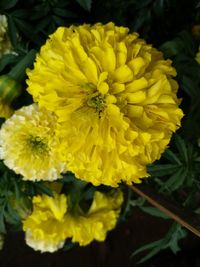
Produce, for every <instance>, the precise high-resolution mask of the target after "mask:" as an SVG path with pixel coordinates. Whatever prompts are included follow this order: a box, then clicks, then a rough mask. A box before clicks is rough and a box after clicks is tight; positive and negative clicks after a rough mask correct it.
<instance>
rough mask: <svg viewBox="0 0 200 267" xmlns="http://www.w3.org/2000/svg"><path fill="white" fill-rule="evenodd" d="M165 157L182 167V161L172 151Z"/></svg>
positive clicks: (167, 151)
mask: <svg viewBox="0 0 200 267" xmlns="http://www.w3.org/2000/svg"><path fill="white" fill-rule="evenodd" d="M163 157H164V158H166V159H168V160H169V161H171V162H175V163H176V164H177V163H178V164H179V165H181V164H182V163H181V161H180V159H179V158H178V156H177V155H176V154H175V153H174V152H173V151H172V150H170V149H167V150H166V151H165V153H164V154H163Z"/></svg>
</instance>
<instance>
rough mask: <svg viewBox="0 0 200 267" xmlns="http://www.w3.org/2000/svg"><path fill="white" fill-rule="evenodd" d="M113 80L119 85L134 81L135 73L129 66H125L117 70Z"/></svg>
mask: <svg viewBox="0 0 200 267" xmlns="http://www.w3.org/2000/svg"><path fill="white" fill-rule="evenodd" d="M113 78H114V80H115V81H117V82H119V83H126V82H130V81H131V80H132V79H133V73H132V71H131V69H130V68H129V67H128V66H127V65H124V66H121V67H119V68H118V69H116V70H115V72H114V74H113Z"/></svg>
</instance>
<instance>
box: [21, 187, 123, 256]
mask: <svg viewBox="0 0 200 267" xmlns="http://www.w3.org/2000/svg"><path fill="white" fill-rule="evenodd" d="M68 202H69V203H70V198H68V199H67V197H66V196H65V195H63V194H56V193H55V194H54V197H49V196H46V195H42V196H36V197H34V198H33V212H32V214H31V215H29V216H28V217H27V218H26V219H25V220H24V221H23V229H24V231H25V232H26V242H27V244H28V245H29V246H31V247H32V248H34V249H35V250H40V251H42V252H47V251H48V252H54V251H56V250H58V249H59V248H61V247H62V246H63V245H64V241H65V239H67V238H70V239H72V242H76V243H79V244H80V245H81V246H86V245H88V244H89V243H91V242H92V241H93V240H97V241H104V240H105V238H106V234H107V232H108V231H109V230H112V229H113V228H114V227H115V225H116V223H117V218H118V215H119V212H120V209H121V205H122V202H123V195H122V192H121V191H119V190H117V191H115V192H112V193H111V194H103V193H100V192H95V195H94V199H93V202H92V205H91V207H90V209H89V211H88V212H87V213H84V212H83V211H82V210H81V209H80V208H79V207H78V208H76V209H70V207H69V205H68Z"/></svg>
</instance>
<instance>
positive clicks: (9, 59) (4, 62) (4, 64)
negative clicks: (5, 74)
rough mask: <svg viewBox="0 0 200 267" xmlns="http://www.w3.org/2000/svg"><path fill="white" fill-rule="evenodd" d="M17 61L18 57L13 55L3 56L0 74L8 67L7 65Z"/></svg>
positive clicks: (0, 63)
mask: <svg viewBox="0 0 200 267" xmlns="http://www.w3.org/2000/svg"><path fill="white" fill-rule="evenodd" d="M16 60H17V56H16V55H12V54H6V55H3V56H2V58H1V59H0V72H1V71H3V70H4V69H5V67H7V65H10V64H12V63H14V62H16Z"/></svg>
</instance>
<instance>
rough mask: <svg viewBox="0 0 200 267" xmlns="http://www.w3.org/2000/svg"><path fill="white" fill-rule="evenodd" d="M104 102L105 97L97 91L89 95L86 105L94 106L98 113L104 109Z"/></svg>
mask: <svg viewBox="0 0 200 267" xmlns="http://www.w3.org/2000/svg"><path fill="white" fill-rule="evenodd" d="M105 103H106V102H105V97H104V96H103V95H101V94H99V93H94V94H92V95H90V96H89V98H88V100H87V105H88V106H89V107H91V108H95V109H96V111H97V112H99V113H100V112H102V111H103V110H104V108H105Z"/></svg>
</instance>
